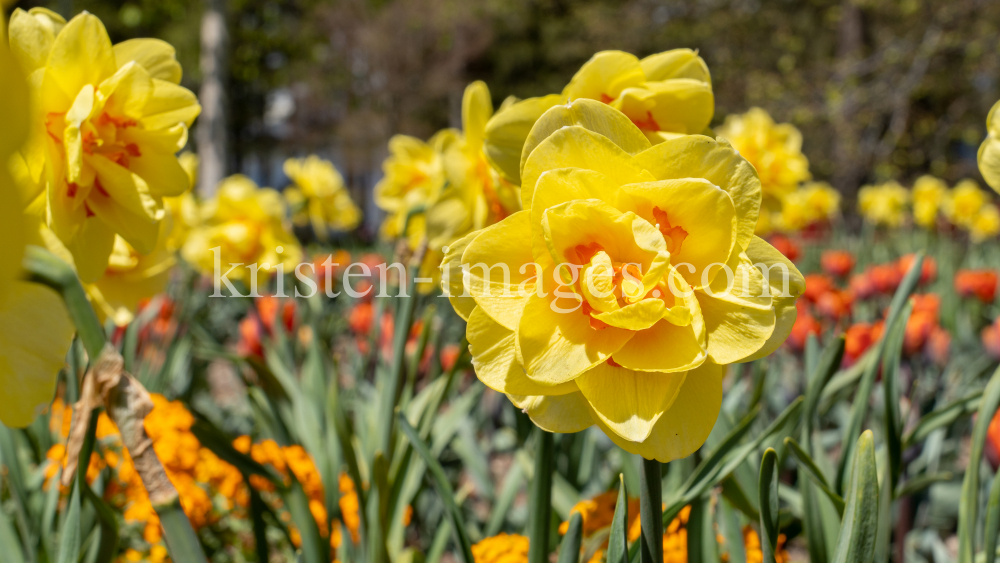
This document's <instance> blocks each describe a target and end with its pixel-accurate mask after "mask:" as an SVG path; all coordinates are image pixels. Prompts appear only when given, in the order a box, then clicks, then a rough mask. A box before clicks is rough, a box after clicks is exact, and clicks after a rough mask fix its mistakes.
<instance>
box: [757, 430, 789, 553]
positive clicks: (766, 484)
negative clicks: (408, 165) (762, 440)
mask: <svg viewBox="0 0 1000 563" xmlns="http://www.w3.org/2000/svg"><path fill="white" fill-rule="evenodd" d="M789 440H791V438H786V439H785V442H786V443H788V441H789ZM792 441H793V442H794V440H792ZM777 463H778V452H776V451H774V450H773V449H772V448H768V449H767V450H765V451H764V456H763V457H762V458H761V460H760V480H759V482H758V490H759V491H760V534H761V537H760V547H761V551H762V552H763V556H764V563H774V561H775V559H774V554H775V551H777V549H778V472H777V471H776V468H775V466H776V465H777Z"/></svg>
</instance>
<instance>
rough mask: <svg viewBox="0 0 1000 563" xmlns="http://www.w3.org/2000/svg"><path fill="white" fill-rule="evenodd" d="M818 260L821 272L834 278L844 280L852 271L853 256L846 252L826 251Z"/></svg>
mask: <svg viewBox="0 0 1000 563" xmlns="http://www.w3.org/2000/svg"><path fill="white" fill-rule="evenodd" d="M819 260H820V265H821V266H822V267H823V271H824V272H826V273H827V274H829V275H831V276H834V277H838V278H846V277H847V276H848V274H850V273H851V270H852V269H854V255H853V254H851V253H850V252H848V251H846V250H827V251H825V252H823V255H822V256H821V257H820V259H819Z"/></svg>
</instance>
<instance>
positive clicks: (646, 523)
mask: <svg viewBox="0 0 1000 563" xmlns="http://www.w3.org/2000/svg"><path fill="white" fill-rule="evenodd" d="M639 479H640V482H639V519H640V521H641V523H642V535H641V536H639V542H640V545H639V561H641V562H642V563H663V492H662V487H663V481H662V477H661V476H660V462H658V461H656V460H655V459H645V458H643V460H642V471H641V472H640V474H639Z"/></svg>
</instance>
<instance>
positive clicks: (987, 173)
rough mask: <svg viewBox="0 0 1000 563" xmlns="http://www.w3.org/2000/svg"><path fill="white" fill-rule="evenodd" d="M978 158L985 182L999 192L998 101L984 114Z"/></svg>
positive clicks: (999, 144)
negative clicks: (984, 129)
mask: <svg viewBox="0 0 1000 563" xmlns="http://www.w3.org/2000/svg"><path fill="white" fill-rule="evenodd" d="M978 160H979V171H980V172H982V174H983V178H984V179H985V180H986V183H987V184H989V185H990V186H992V187H993V189H994V190H996V191H997V192H998V193H1000V102H997V103H995V104H993V108H992V109H990V113H989V115H988V116H986V140H984V141H983V144H982V145H980V146H979V158H978Z"/></svg>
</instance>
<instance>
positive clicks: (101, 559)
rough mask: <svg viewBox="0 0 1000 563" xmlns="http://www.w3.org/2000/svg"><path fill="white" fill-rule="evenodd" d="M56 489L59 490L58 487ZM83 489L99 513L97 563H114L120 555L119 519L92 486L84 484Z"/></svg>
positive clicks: (88, 500)
mask: <svg viewBox="0 0 1000 563" xmlns="http://www.w3.org/2000/svg"><path fill="white" fill-rule="evenodd" d="M55 487H56V489H58V488H59V487H58V486H57V485H56V486H55ZM82 489H83V494H84V496H85V497H86V498H87V502H89V503H90V504H91V506H93V507H94V510H95V512H97V520H98V523H99V524H100V534H101V535H100V537H99V538H98V540H99V543H98V545H99V547H98V550H97V559H96V561H97V563H111V561H114V558H115V555H117V554H118V538H119V533H118V519H117V518H116V517H115V512H114V511H113V510H112V509H111V507H110V506H108V503H106V502H104V499H102V498H101V497H99V496H97V493H95V492H94V490H93V489H91V488H90V485H88V484H86V483H84V484H83V486H82Z"/></svg>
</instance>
